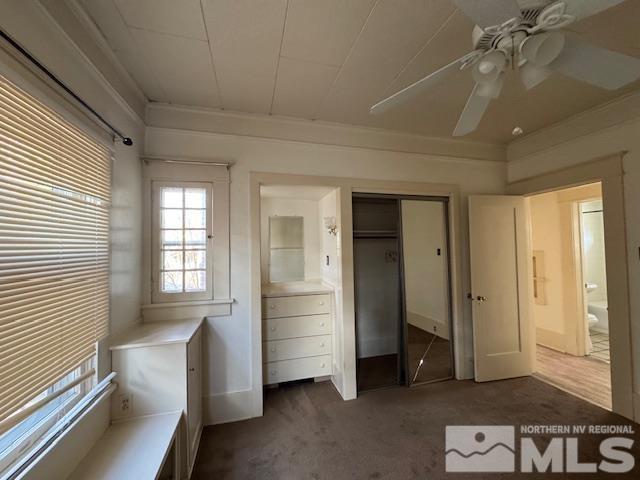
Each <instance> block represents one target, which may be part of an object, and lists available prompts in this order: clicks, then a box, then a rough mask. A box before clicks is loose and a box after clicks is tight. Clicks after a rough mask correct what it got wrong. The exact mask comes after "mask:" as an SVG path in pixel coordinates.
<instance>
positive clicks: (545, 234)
mask: <svg viewBox="0 0 640 480" xmlns="http://www.w3.org/2000/svg"><path fill="white" fill-rule="evenodd" d="M530 207H531V247H532V249H533V250H534V251H541V252H543V253H544V269H543V270H542V269H540V265H539V267H538V272H537V274H538V276H539V277H541V280H540V281H539V282H540V283H541V287H540V288H542V289H544V292H541V294H542V295H543V296H544V303H540V302H534V305H533V314H534V319H535V324H536V328H537V330H538V332H537V338H536V340H537V343H539V344H541V345H545V346H548V347H551V348H555V349H557V350H561V351H565V348H564V338H563V337H564V334H565V322H564V311H563V302H564V295H563V278H562V276H563V275H562V231H563V230H562V228H561V218H560V205H559V204H558V196H557V194H556V193H555V192H551V193H545V194H543V195H536V196H534V197H531V200H530ZM540 330H542V331H540Z"/></svg>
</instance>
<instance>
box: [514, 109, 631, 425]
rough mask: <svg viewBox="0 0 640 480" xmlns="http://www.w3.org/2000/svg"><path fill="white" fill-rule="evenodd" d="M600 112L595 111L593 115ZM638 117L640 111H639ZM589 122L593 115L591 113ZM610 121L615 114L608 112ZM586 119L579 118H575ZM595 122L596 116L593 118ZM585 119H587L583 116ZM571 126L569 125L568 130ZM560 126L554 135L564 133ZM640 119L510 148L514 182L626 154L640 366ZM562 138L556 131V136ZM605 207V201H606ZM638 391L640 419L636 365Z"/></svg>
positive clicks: (538, 138) (540, 136)
mask: <svg viewBox="0 0 640 480" xmlns="http://www.w3.org/2000/svg"><path fill="white" fill-rule="evenodd" d="M597 113H598V112H594V114H593V117H594V118H595V116H596V115H597ZM636 115H637V110H636ZM588 117H589V121H592V120H593V118H591V117H592V116H591V115H589V116H588ZM608 119H609V120H610V119H611V116H610V115H609V116H608ZM578 121H580V122H583V119H582V118H577V119H576V120H575V122H578ZM593 121H595V120H593ZM584 123H586V120H584ZM571 125H572V124H567V132H570V131H571V129H570V128H569V127H570V126H571ZM563 127H564V125H558V126H557V127H555V128H554V130H553V131H552V133H554V134H555V133H556V131H558V132H559V131H561V130H562V128H563ZM639 132H640V119H636V120H633V121H625V122H623V123H620V124H618V125H615V126H611V127H608V128H605V129H603V130H600V131H595V132H592V133H588V134H583V135H581V136H579V137H576V138H573V139H568V140H563V141H561V142H560V143H557V144H552V143H545V142H544V135H545V133H546V132H542V133H540V134H538V135H536V136H535V137H534V138H532V139H529V140H528V139H527V138H525V139H523V140H521V141H519V142H517V144H516V145H514V146H513V147H512V148H510V157H511V161H510V163H509V167H508V172H509V174H508V175H509V180H510V181H516V180H520V179H525V178H530V177H534V176H536V175H540V174H542V173H545V172H549V171H553V170H558V169H562V168H565V167H569V166H572V165H577V164H580V163H584V162H588V161H590V160H594V159H597V158H601V157H605V156H609V155H612V154H616V153H621V152H626V153H625V154H624V161H623V167H624V199H625V205H626V233H627V244H628V247H629V248H628V251H627V258H628V261H627V264H628V270H629V288H630V291H629V297H630V308H631V319H632V322H631V342H632V354H633V365H635V366H637V365H640V323H639V322H638V321H637V319H638V318H640V258H639V257H638V248H640V218H639V217H638V208H637V205H640V135H639ZM556 136H557V135H556ZM605 208H606V205H605ZM634 392H635V393H636V400H635V401H636V419H638V418H640V417H639V415H640V413H638V411H639V410H640V369H639V368H635V369H634Z"/></svg>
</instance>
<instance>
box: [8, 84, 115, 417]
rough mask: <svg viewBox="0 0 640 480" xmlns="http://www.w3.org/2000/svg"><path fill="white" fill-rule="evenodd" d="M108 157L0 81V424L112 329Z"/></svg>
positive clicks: (86, 355) (97, 145) (80, 359)
mask: <svg viewBox="0 0 640 480" xmlns="http://www.w3.org/2000/svg"><path fill="white" fill-rule="evenodd" d="M110 192H111V152H110V150H109V149H108V148H106V147H105V146H103V145H102V144H100V143H98V142H96V141H95V140H93V139H92V138H91V137H90V136H88V135H87V134H85V133H84V132H83V131H82V130H80V129H78V128H76V127H75V126H73V125H71V124H70V123H69V122H67V121H66V120H64V119H63V118H62V117H61V116H59V115H58V114H56V113H55V112H54V111H52V110H51V109H50V108H48V107H47V106H45V105H44V104H42V103H40V102H39V101H37V100H36V99H35V98H33V97H32V96H30V95H29V94H27V93H26V92H24V91H22V90H21V89H19V88H17V87H16V86H15V85H13V84H11V83H10V82H8V81H7V80H6V79H5V78H3V77H2V76H0V421H3V420H4V419H6V418H7V417H9V416H10V415H12V414H13V413H14V412H16V411H17V410H19V409H20V408H21V407H23V406H24V405H25V404H27V403H28V402H30V401H31V400H33V398H34V397H36V396H37V395H39V394H41V392H42V391H43V390H45V389H47V388H48V387H49V386H51V385H53V384H54V383H56V382H57V381H58V380H60V379H61V378H62V377H64V376H65V375H67V374H68V373H69V372H71V371H73V370H74V369H76V368H77V367H78V365H80V364H81V363H83V362H84V361H85V360H86V359H87V358H89V357H91V356H93V355H94V354H95V348H96V341H97V340H98V339H100V338H101V337H103V336H105V335H106V334H107V333H108V325H109V207H110V197H111V193H110Z"/></svg>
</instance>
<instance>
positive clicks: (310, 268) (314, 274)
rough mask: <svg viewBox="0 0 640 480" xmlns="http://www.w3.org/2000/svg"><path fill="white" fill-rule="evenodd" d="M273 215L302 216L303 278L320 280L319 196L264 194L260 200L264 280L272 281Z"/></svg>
mask: <svg viewBox="0 0 640 480" xmlns="http://www.w3.org/2000/svg"><path fill="white" fill-rule="evenodd" d="M272 216H280V217H283V216H292V217H302V218H303V230H304V237H303V242H304V279H305V280H306V281H309V280H319V279H320V276H321V273H320V232H319V228H320V220H319V217H320V203H319V202H318V201H317V200H306V199H297V198H274V197H263V198H262V199H261V202H260V223H261V227H260V235H261V239H260V250H261V255H260V259H261V263H262V270H261V276H262V283H269V217H272Z"/></svg>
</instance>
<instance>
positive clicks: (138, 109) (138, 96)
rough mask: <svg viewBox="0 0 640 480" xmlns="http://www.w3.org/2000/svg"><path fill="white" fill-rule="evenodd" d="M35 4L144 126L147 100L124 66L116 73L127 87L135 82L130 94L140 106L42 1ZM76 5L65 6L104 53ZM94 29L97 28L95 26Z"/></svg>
mask: <svg viewBox="0 0 640 480" xmlns="http://www.w3.org/2000/svg"><path fill="white" fill-rule="evenodd" d="M34 3H35V5H37V7H38V9H39V10H40V11H41V13H42V15H43V17H44V18H46V19H47V21H48V22H49V23H50V25H51V26H52V27H53V30H54V31H56V32H57V33H58V34H59V35H61V36H62V37H63V38H64V39H65V40H66V42H67V43H68V44H69V45H71V46H72V47H73V49H74V51H75V52H76V53H77V54H78V55H79V57H80V58H81V59H82V61H83V63H84V64H85V66H86V67H87V70H88V71H89V72H91V75H92V76H93V77H94V78H95V79H96V80H97V81H98V83H99V84H100V85H101V86H102V87H103V88H104V89H105V90H106V91H107V92H108V93H109V95H110V96H111V97H112V98H113V99H114V101H115V102H116V103H117V104H118V106H119V107H120V108H121V109H122V110H123V111H124V112H126V114H127V115H128V116H129V117H130V118H131V120H133V121H134V122H135V123H137V124H138V125H140V126H144V118H142V117H143V113H142V110H144V108H145V107H146V104H147V99H146V97H145V96H144V95H143V94H142V91H141V90H140V89H139V88H138V87H137V85H135V82H133V80H132V79H131V77H130V76H129V75H128V74H126V75H124V76H123V75H122V71H125V70H124V67H122V65H120V68H118V67H117V66H116V68H115V69H116V72H115V73H116V75H118V78H119V79H121V80H122V79H123V80H124V81H125V83H126V84H127V85H126V86H127V87H131V82H133V85H135V87H134V88H130V92H131V93H132V94H133V96H134V98H135V100H137V101H138V105H132V103H131V102H130V101H128V100H127V99H125V97H124V96H123V94H122V93H121V92H119V91H118V90H117V89H116V88H115V87H114V86H113V83H112V82H111V81H110V80H109V79H108V78H107V77H106V76H105V74H104V73H103V72H102V71H101V70H100V69H99V68H98V67H97V65H96V63H95V61H94V60H93V59H92V58H90V57H89V55H88V54H87V52H85V50H84V49H83V48H82V47H81V46H80V45H78V42H77V40H76V39H75V38H73V36H72V35H71V33H70V32H67V30H65V28H64V27H63V26H62V25H61V24H60V23H59V22H58V20H57V19H56V18H55V17H54V16H53V14H52V13H51V12H50V11H49V9H48V8H47V7H46V6H45V5H44V4H43V3H42V1H41V0H36V2H34ZM74 3H75V2H71V1H65V2H64V3H63V5H65V6H66V7H67V8H69V10H70V11H71V12H72V13H73V18H74V19H76V20H78V23H79V24H80V26H81V27H82V28H83V29H84V32H83V33H89V38H90V39H91V40H93V41H94V44H95V45H96V46H97V47H98V48H99V49H100V51H101V52H102V53H104V50H103V47H102V46H100V44H99V42H97V41H96V38H95V36H94V34H93V33H91V27H90V24H92V22H90V23H89V24H87V22H86V20H88V17H87V16H86V13H85V15H79V12H80V11H83V10H82V9H81V7H79V6H78V5H74ZM94 28H96V27H95V26H94ZM112 55H113V54H112ZM105 57H106V58H107V59H108V60H109V63H110V65H111V66H114V64H113V62H112V57H111V56H109V55H105ZM125 72H126V71H125Z"/></svg>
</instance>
